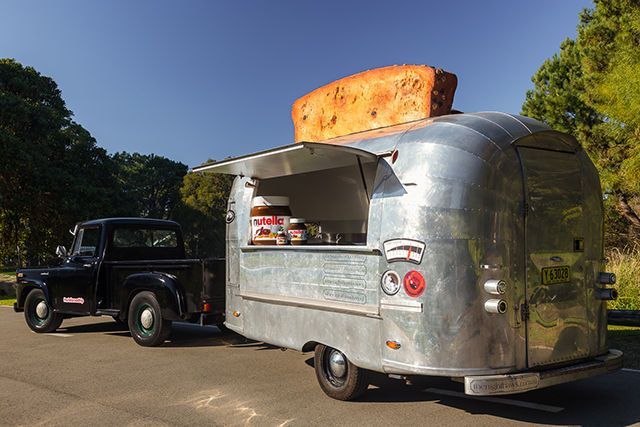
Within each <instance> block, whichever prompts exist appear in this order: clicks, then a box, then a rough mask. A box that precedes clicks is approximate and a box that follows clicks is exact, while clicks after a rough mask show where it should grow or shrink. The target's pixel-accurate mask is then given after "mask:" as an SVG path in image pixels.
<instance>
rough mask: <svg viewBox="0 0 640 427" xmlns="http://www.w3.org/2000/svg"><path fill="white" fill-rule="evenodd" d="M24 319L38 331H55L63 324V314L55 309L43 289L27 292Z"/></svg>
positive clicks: (32, 328) (33, 329)
mask: <svg viewBox="0 0 640 427" xmlns="http://www.w3.org/2000/svg"><path fill="white" fill-rule="evenodd" d="M24 319H25V320H26V322H27V325H29V327H30V328H31V330H32V331H34V332H37V333H47V332H53V331H55V330H56V329H58V328H59V327H60V325H61V324H62V314H60V313H56V312H54V311H53V309H52V308H51V306H49V304H48V303H47V299H46V298H45V296H44V292H42V289H34V290H32V291H31V292H29V294H27V299H26V300H25V302H24Z"/></svg>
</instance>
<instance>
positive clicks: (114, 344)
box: [0, 308, 640, 426]
mask: <svg viewBox="0 0 640 427" xmlns="http://www.w3.org/2000/svg"><path fill="white" fill-rule="evenodd" d="M312 362H313V358H312V354H311V353H307V354H302V353H298V352H295V351H286V352H283V351H280V350H279V349H277V348H274V347H271V346H267V345H264V344H262V343H254V342H247V341H246V340H244V339H243V338H241V337H238V336H237V335H234V334H231V333H226V334H221V333H220V332H219V331H218V330H217V329H216V328H215V327H204V328H202V327H197V326H192V325H183V324H178V325H175V327H174V332H173V334H172V336H171V341H170V342H167V343H165V345H164V346H162V347H158V348H143V347H140V346H138V345H137V344H135V343H134V342H133V340H132V339H131V338H130V336H129V333H128V332H127V331H126V330H122V329H119V328H118V326H117V325H116V324H115V323H114V322H113V321H112V320H111V319H110V318H81V319H71V320H66V321H65V322H64V323H63V324H62V328H61V329H60V330H59V331H58V333H56V334H49V335H39V334H35V333H32V332H31V331H30V330H29V329H28V327H27V326H26V324H25V323H24V319H23V317H22V314H17V313H14V312H13V310H11V309H9V308H0V363H1V366H2V368H1V370H0V425H136V426H138V425H205V424H206V425H273V426H277V425H320V424H338V425H387V426H388V425H395V424H403V425H491V426H496V425H506V424H513V423H543V424H550V425H567V424H572V425H576V424H578V425H630V424H634V423H639V422H640V392H639V390H640V387H639V385H640V372H636V371H628V370H625V371H622V372H619V373H615V374H612V375H608V376H605V377H600V378H595V379H590V380H584V381H580V382H577V383H572V384H565V385H561V386H556V387H553V388H550V389H546V390H539V391H535V392H531V393H527V394H523V395H516V396H508V397H505V398H502V397H500V398H492V399H488V400H475V399H472V398H469V397H466V396H464V394H463V393H462V391H463V389H462V385H460V384H457V383H453V382H451V381H449V380H448V379H438V378H435V379H425V380H424V381H421V382H420V383H419V384H414V385H412V386H406V385H404V384H403V383H401V382H399V381H396V380H389V379H387V378H384V377H380V378H376V380H375V385H372V386H371V387H370V389H369V391H368V392H367V394H366V395H365V396H364V397H363V398H362V399H361V400H360V401H358V402H339V401H335V400H332V399H330V398H328V397H326V396H325V395H324V394H323V393H322V391H321V390H320V387H319V386H318V385H317V383H316V379H315V374H314V370H313V367H312V365H313V363H312Z"/></svg>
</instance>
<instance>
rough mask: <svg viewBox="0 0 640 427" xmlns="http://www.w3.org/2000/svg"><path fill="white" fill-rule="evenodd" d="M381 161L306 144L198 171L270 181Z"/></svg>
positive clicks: (349, 150) (353, 151)
mask: <svg viewBox="0 0 640 427" xmlns="http://www.w3.org/2000/svg"><path fill="white" fill-rule="evenodd" d="M357 157H359V158H360V162H361V163H363V164H364V163H372V162H375V161H377V159H378V155H377V154H374V153H371V152H369V151H364V150H360V149H357V148H352V147H347V146H343V145H331V144H323V143H314V142H303V143H299V144H294V145H287V146H285V147H280V148H275V149H273V150H268V151H263V152H260V153H256V154H251V155H248V156H242V157H236V158H235V159H229V160H223V161H221V162H217V163H213V164H209V165H202V166H198V167H196V168H194V169H193V171H194V172H215V173H225V174H230V175H242V176H248V177H251V178H258V179H267V178H275V177H278V176H285V175H295V174H301V173H307V172H314V171H319V170H325V169H334V168H339V167H343V166H353V165H356V164H357V162H358V160H357Z"/></svg>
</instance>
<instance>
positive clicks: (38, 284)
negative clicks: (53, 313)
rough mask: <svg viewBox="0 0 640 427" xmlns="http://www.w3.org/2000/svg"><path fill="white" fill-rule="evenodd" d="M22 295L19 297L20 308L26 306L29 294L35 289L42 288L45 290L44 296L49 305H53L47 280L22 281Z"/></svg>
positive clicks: (18, 304)
mask: <svg viewBox="0 0 640 427" xmlns="http://www.w3.org/2000/svg"><path fill="white" fill-rule="evenodd" d="M19 285H20V287H21V289H20V295H19V297H18V301H17V306H18V308H20V309H23V308H24V302H25V300H26V299H27V295H29V292H31V291H32V290H34V289H41V290H42V292H44V298H45V300H46V301H47V304H49V307H53V301H51V297H50V296H49V287H48V286H47V284H46V282H43V281H40V280H34V279H26V280H24V279H23V281H22V282H20V284H19Z"/></svg>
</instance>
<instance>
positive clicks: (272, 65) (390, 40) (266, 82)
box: [0, 0, 593, 167]
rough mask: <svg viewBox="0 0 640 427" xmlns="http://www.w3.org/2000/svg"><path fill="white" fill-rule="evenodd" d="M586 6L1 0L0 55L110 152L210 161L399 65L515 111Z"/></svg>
mask: <svg viewBox="0 0 640 427" xmlns="http://www.w3.org/2000/svg"><path fill="white" fill-rule="evenodd" d="M592 6H593V4H592V2H591V1H590V0H589V1H586V0H536V1H533V0H529V1H523V0H516V1H514V0H503V1H498V0H485V1H477V0H468V1H431V0H428V1H427V0H423V1H417V0H416V1H413V2H408V1H398V0H396V1H386V2H385V1H378V0H368V1H352V2H348V1H346V0H343V1H333V0H323V1H303V0H290V1H289V0H287V1H284V0H282V1H277V0H272V1H266V0H255V1H241V0H236V1H231V0H229V1H223V0H207V1H204V0H202V1H200V0H185V1H177V0H176V1H172V2H170V1H149V0H137V1H123V0H109V1H107V0H104V1H92V0H73V1H71V0H58V1H44V0H42V1H31V0H4V1H2V2H1V3H0V57H9V58H15V59H16V60H17V61H19V62H20V63H22V64H24V65H29V66H32V67H34V68H35V69H36V70H38V71H39V72H40V73H42V74H43V75H46V76H49V77H51V78H53V79H54V80H55V81H56V82H57V84H58V86H59V87H60V89H61V91H62V96H63V98H64V100H65V101H66V103H67V107H68V108H69V109H70V110H72V111H73V112H74V119H75V121H77V122H78V123H80V124H81V125H82V126H83V127H85V128H86V129H87V130H88V131H89V132H91V134H92V135H93V136H94V137H95V138H96V140H97V142H98V145H100V146H102V147H104V148H105V149H106V150H107V151H108V152H109V153H115V152H118V151H128V152H139V153H142V154H150V153H155V154H157V155H161V156H165V157H168V158H170V159H173V160H177V161H180V162H182V163H185V164H187V165H188V166H189V167H194V166H197V165H199V164H201V163H203V162H205V161H206V160H207V159H217V160H220V159H223V158H225V157H229V156H238V155H243V154H249V153H252V152H256V151H261V150H266V149H269V148H273V147H278V146H282V145H287V144H291V143H293V125H292V122H291V105H292V104H293V102H294V101H295V100H296V99H297V98H298V97H300V96H302V95H304V94H306V93H308V92H310V91H312V90H314V89H316V88H317V87H320V86H322V85H324V84H327V83H329V82H331V81H334V80H336V79H339V78H341V77H345V76H348V75H350V74H354V73H358V72H361V71H364V70H368V69H372V68H377V67H382V66H387V65H394V64H426V65H432V66H437V67H440V68H443V69H445V70H447V71H450V72H453V73H455V74H457V76H458V89H457V91H456V95H455V99H454V108H456V109H458V110H462V111H467V112H472V111H487V110H497V111H504V112H511V113H519V112H520V109H521V106H522V102H523V101H524V97H525V94H526V91H527V90H528V89H530V88H531V87H532V83H531V76H532V75H533V74H534V73H535V72H536V70H537V69H538V68H539V67H540V65H541V64H542V62H543V61H544V60H545V59H546V58H549V57H550V56H552V55H553V54H554V53H556V52H558V50H559V45H560V42H561V41H562V40H564V39H565V38H567V37H575V32H576V25H577V23H578V14H579V12H580V11H581V10H582V9H583V8H585V7H592Z"/></svg>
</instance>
